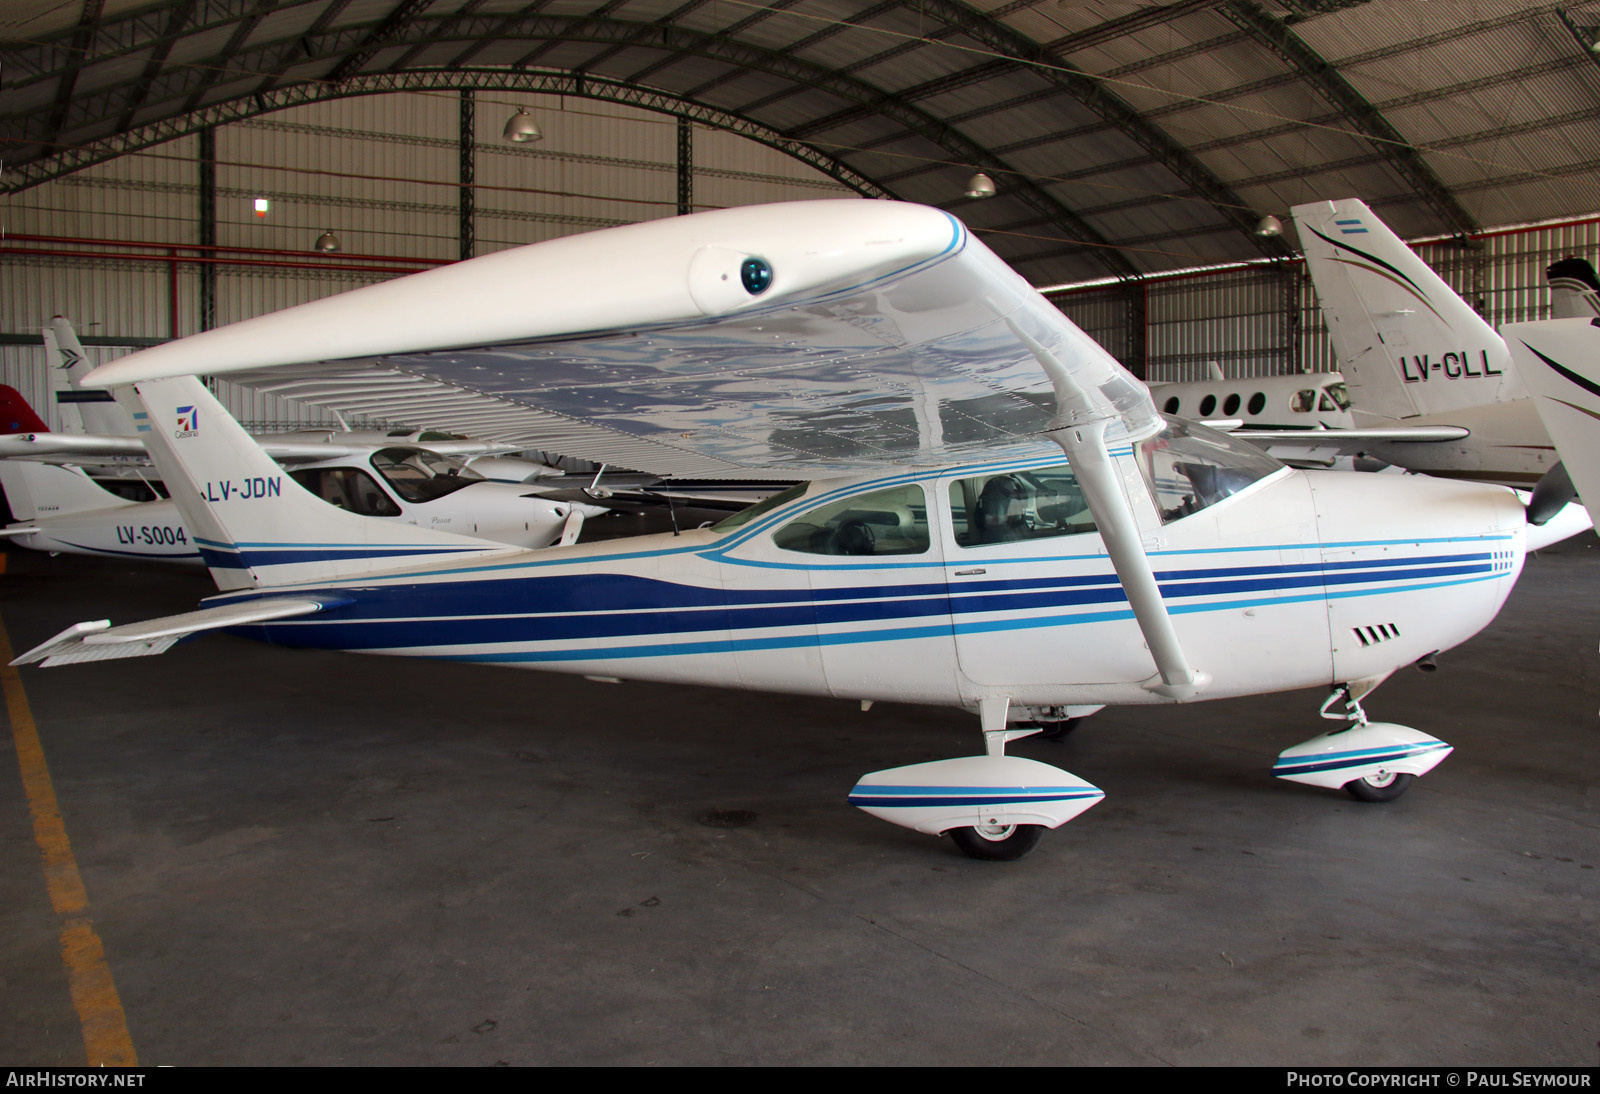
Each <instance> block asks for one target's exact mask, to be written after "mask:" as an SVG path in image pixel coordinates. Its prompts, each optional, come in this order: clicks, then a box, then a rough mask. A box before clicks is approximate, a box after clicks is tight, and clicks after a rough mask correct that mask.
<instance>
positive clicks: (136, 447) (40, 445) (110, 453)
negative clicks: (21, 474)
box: [0, 433, 147, 460]
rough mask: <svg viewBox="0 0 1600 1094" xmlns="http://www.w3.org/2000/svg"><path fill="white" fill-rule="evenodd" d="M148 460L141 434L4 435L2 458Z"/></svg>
mask: <svg viewBox="0 0 1600 1094" xmlns="http://www.w3.org/2000/svg"><path fill="white" fill-rule="evenodd" d="M51 457H68V458H70V459H76V460H83V459H112V458H117V457H133V458H135V459H140V460H142V459H146V458H147V453H146V452H145V450H144V442H143V441H141V440H140V439H139V438H138V437H134V436H127V437H116V436H109V435H105V434H89V433H11V434H7V435H6V436H3V437H0V458H5V459H35V460H37V459H49V458H51Z"/></svg>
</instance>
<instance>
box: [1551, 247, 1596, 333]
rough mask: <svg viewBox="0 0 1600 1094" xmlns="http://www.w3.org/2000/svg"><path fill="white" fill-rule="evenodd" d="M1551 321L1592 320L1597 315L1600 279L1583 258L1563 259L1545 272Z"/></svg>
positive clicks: (1552, 264)
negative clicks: (1548, 288)
mask: <svg viewBox="0 0 1600 1094" xmlns="http://www.w3.org/2000/svg"><path fill="white" fill-rule="evenodd" d="M1544 276H1545V281H1546V282H1547V283H1548V284H1549V285H1550V318H1552V319H1593V318H1594V317H1595V316H1597V315H1600V277H1596V276H1595V272H1594V266H1593V265H1591V264H1590V263H1589V260H1588V259H1586V258H1563V259H1562V260H1561V261H1559V262H1554V263H1551V265H1550V268H1549V269H1547V270H1546V271H1545V275H1544Z"/></svg>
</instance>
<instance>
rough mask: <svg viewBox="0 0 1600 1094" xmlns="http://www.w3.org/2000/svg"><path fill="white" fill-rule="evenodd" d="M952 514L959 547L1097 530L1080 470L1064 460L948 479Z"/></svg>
mask: <svg viewBox="0 0 1600 1094" xmlns="http://www.w3.org/2000/svg"><path fill="white" fill-rule="evenodd" d="M950 518H951V527H952V529H953V531H954V534H955V540H956V543H957V544H958V545H959V546H962V547H982V546H985V545H987V544H993V543H1016V542H1018V541H1022V540H1032V539H1049V538H1051V537H1053V536H1075V535H1081V534H1082V533H1084V532H1092V531H1094V530H1095V525H1094V518H1093V517H1092V516H1090V515H1089V503H1088V502H1086V501H1084V499H1083V490H1082V488H1080V487H1079V486H1078V476H1077V475H1075V474H1074V473H1073V471H1072V468H1071V467H1070V466H1069V465H1067V464H1060V465H1058V466H1055V467H1044V468H1040V469H1038V470H1036V471H1013V472H1010V473H1009V474H1005V475H978V476H975V477H973V478H970V479H957V480H956V481H955V482H952V483H951V484H950Z"/></svg>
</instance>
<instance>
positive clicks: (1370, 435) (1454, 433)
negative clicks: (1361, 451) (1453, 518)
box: [1233, 425, 1472, 445]
mask: <svg viewBox="0 0 1600 1094" xmlns="http://www.w3.org/2000/svg"><path fill="white" fill-rule="evenodd" d="M1471 433H1472V430H1470V429H1468V428H1467V427H1466V426H1460V425H1419V426H1403V425H1402V426H1394V427H1392V428H1388V429H1241V430H1238V431H1236V432H1235V433H1234V434H1233V435H1234V436H1235V437H1238V438H1239V439H1240V440H1245V441H1273V442H1278V441H1305V442H1306V443H1307V444H1324V445H1326V444H1350V443H1351V442H1355V441H1407V442H1414V443H1417V444H1432V443H1436V442H1439V441H1459V440H1461V439H1462V438H1464V437H1467V436H1470V435H1471Z"/></svg>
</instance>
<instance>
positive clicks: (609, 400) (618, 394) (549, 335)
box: [91, 201, 1158, 477]
mask: <svg viewBox="0 0 1600 1094" xmlns="http://www.w3.org/2000/svg"><path fill="white" fill-rule="evenodd" d="M751 256H757V257H759V258H760V259H762V260H764V261H766V262H768V263H770V267H771V269H772V271H773V274H772V286H771V288H770V289H769V290H767V291H766V292H765V293H763V294H760V295H755V296H752V295H751V294H749V293H748V292H746V291H745V290H743V289H742V288H741V287H740V282H739V277H740V269H741V263H743V262H746V261H748V260H749V259H750V257H751ZM575 332H576V333H575ZM1041 355H1043V356H1047V357H1049V358H1051V359H1052V363H1059V364H1060V365H1061V366H1062V367H1063V368H1064V370H1065V372H1066V373H1067V374H1068V376H1069V377H1070V379H1068V380H1066V381H1062V383H1064V385H1065V387H1064V388H1063V389H1062V390H1065V391H1066V392H1067V393H1068V394H1069V395H1070V396H1074V397H1075V402H1074V401H1073V399H1069V400H1068V401H1069V402H1073V405H1074V408H1075V410H1074V413H1071V414H1067V415H1066V416H1062V414H1061V412H1060V411H1059V410H1058V401H1059V400H1058V394H1059V392H1058V387H1059V386H1060V385H1059V384H1058V385H1053V384H1052V381H1051V379H1050V378H1049V377H1047V375H1046V373H1045V371H1044V368H1043V367H1041V363H1040V357H1041ZM183 373H213V374H217V375H225V376H226V377H227V379H229V380H231V381H234V382H238V383H241V384H245V385H247V386H249V387H252V388H254V389H256V390H260V391H267V392H271V393H274V394H277V395H281V396H283V397H286V398H290V399H294V400H296V401H299V402H304V403H308V404H311V405H314V406H320V407H325V408H328V409H329V410H333V411H337V412H339V413H341V414H345V415H364V416H370V417H383V418H390V419H393V420H397V421H413V422H425V423H427V425H428V426H429V427H430V428H435V429H450V430H454V431H457V432H461V433H467V434H470V435H472V436H474V437H478V438H483V439H485V440H489V441H496V442H504V443H508V444H516V445H519V446H524V447H528V448H539V449H545V450H550V451H559V452H561V453H563V454H565V455H569V456H575V457H581V458H587V459H591V460H595V461H600V462H606V463H610V464H612V465H615V466H621V467H629V468H633V469H636V470H639V471H647V472H651V473H654V474H659V475H699V476H712V475H728V474H739V475H746V476H752V477H754V476H758V475H761V474H763V473H769V474H771V475H779V476H788V477H816V476H818V475H821V474H826V473H832V472H847V471H854V470H860V469H862V468H868V467H872V468H881V467H882V466H883V465H885V464H886V463H887V464H898V465H912V466H919V465H929V466H932V465H947V464H951V463H959V462H967V461H976V460H980V459H984V458H988V457H990V456H993V455H995V454H998V453H1001V452H1005V453H1007V454H1020V452H1021V451H1026V450H1027V449H1028V448H1030V447H1031V448H1035V449H1037V451H1039V452H1041V453H1042V452H1045V451H1051V450H1055V446H1054V445H1053V444H1051V443H1050V442H1048V441H1046V440H1044V439H1043V438H1042V437H1040V436H1039V434H1040V432H1041V431H1042V430H1044V429H1046V428H1048V427H1050V426H1052V425H1061V424H1070V423H1071V420H1073V419H1074V418H1076V419H1082V418H1086V417H1100V418H1109V419H1112V422H1113V424H1112V427H1111V428H1110V429H1109V430H1108V440H1111V441H1116V440H1119V439H1120V440H1126V439H1127V438H1129V437H1130V436H1144V435H1147V434H1149V433H1151V432H1153V431H1154V430H1155V429H1156V428H1158V426H1157V422H1158V418H1157V416H1156V414H1155V409H1154V406H1153V405H1152V404H1151V403H1150V400H1149V395H1148V393H1147V392H1146V391H1145V389H1144V388H1143V386H1142V385H1140V384H1139V383H1138V382H1137V381H1136V380H1134V379H1133V377H1132V376H1131V375H1130V374H1128V373H1127V372H1126V371H1124V370H1123V369H1122V368H1121V367H1120V366H1119V365H1118V364H1117V363H1116V361H1115V360H1114V359H1113V358H1111V357H1110V356H1109V355H1108V354H1106V353H1105V351H1104V350H1103V349H1101V348H1100V347H1099V346H1098V345H1096V344H1095V343H1094V342H1093V341H1092V340H1091V339H1089V338H1088V337H1087V336H1086V335H1084V334H1083V332H1081V331H1080V330H1078V329H1077V327H1075V326H1073V325H1072V324H1071V323H1070V322H1069V321H1068V320H1067V319H1066V318H1065V317H1064V316H1063V315H1062V314H1061V313H1060V312H1059V311H1058V310H1057V309H1056V308H1055V307H1054V306H1052V305H1051V304H1050V303H1049V302H1048V301H1046V300H1044V299H1043V298H1042V297H1040V296H1039V295H1038V294H1037V293H1036V292H1034V291H1033V290H1032V289H1031V288H1030V287H1029V286H1028V285H1027V283H1026V282H1025V281H1023V280H1022V279H1021V278H1020V277H1018V276H1017V275H1016V274H1015V273H1014V272H1012V271H1011V270H1010V269H1009V267H1007V266H1006V265H1005V264H1004V263H1003V262H1002V261H1000V259H998V258H997V257H996V256H995V255H994V254H993V253H991V252H990V251H989V250H988V249H987V248H986V247H984V246H983V245H982V244H981V243H979V242H978V241H976V240H975V239H973V238H972V237H971V236H970V235H968V234H967V232H966V230H965V229H964V228H963V227H962V226H961V225H960V223H959V222H957V221H955V220H954V219H953V218H951V217H949V216H948V215H946V214H943V213H941V212H939V211H937V210H932V209H926V208H922V207H918V206H907V205H900V204H896V203H889V202H878V201H833V202H805V203H795V204H792V205H784V206H766V207H750V208H742V209H730V210H722V211H719V212H716V213H706V214H700V215H698V216H694V217H679V218H668V219H666V220H661V221H651V222H648V223H645V224H638V225H632V226H629V227H627V228H620V229H612V230H609V231H606V232H599V233H592V234H589V235H586V236H576V237H568V238H565V239H560V240H554V241H551V242H548V243H541V244H535V245H532V246H530V247H523V248H518V249H516V250H513V251H504V252H499V253H497V254H494V255H488V256H485V257H483V258H479V259H474V260H472V261H470V262H464V263H460V264H458V265H455V266H451V267H444V268H441V269H438V270H432V271H428V272H426V273H423V274H418V275H413V276H409V277H405V278H401V279H398V280H396V281H392V282H387V283H384V284H382V285H375V286H371V287H368V288H365V289H359V290H356V291H354V292H350V293H346V294H343V295H341V296H338V297H330V298H328V299H325V300H321V301H316V302H313V303H311V304H306V305H301V306H299V307H296V308H291V309H289V310H287V311H284V312H279V313H276V314H274V315H269V316H263V317H260V318H258V319H254V320H248V321H246V322H243V323H238V324H235V325H233V326H232V327H225V328H221V329H218V330H216V331H210V332H207V333H205V334H201V335H196V336H194V337H191V338H187V339H184V340H182V341H180V342H175V343H169V344H167V345H165V346H160V347H156V348H153V349H150V350H146V351H143V352H141V353H137V354H133V355H131V356H129V357H126V358H123V359H121V360H119V361H117V362H114V363H112V364H110V365H106V366H103V367H102V368H101V369H99V370H97V372H96V373H95V374H94V375H93V377H92V379H91V382H92V383H95V384H97V385H101V386H110V385H113V384H118V383H125V382H131V381H136V380H143V379H151V378H156V377H160V376H170V375H178V374H183ZM1058 379H1059V377H1058ZM200 428H202V429H203V428H204V423H201V425H200Z"/></svg>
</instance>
